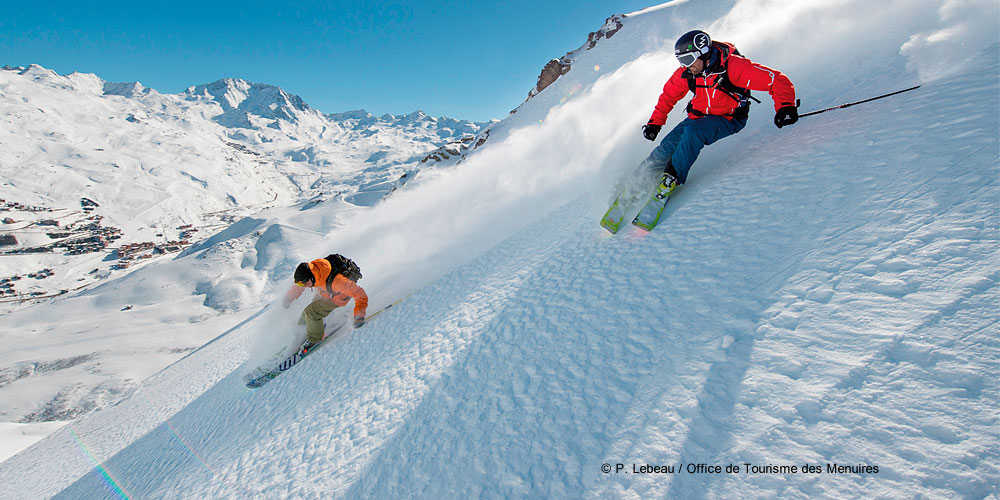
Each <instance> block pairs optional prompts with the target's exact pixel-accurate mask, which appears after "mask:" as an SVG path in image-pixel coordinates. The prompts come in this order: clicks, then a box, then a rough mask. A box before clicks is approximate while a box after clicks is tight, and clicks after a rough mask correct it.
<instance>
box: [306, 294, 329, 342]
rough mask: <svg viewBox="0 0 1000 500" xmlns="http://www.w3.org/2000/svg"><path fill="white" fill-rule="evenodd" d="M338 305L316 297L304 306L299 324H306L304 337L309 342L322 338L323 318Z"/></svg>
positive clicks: (324, 326)
mask: <svg viewBox="0 0 1000 500" xmlns="http://www.w3.org/2000/svg"><path fill="white" fill-rule="evenodd" d="M337 307H338V306H337V304H334V303H333V301H331V300H329V299H326V298H323V297H316V298H315V299H314V300H313V301H312V303H311V304H309V305H308V306H306V308H305V310H303V311H302V316H301V317H300V318H299V324H300V325H306V339H307V340H308V341H309V342H319V341H320V340H323V330H324V328H326V325H324V324H323V319H324V318H326V317H327V316H329V315H330V313H332V312H333V310H334V309H336V308H337Z"/></svg>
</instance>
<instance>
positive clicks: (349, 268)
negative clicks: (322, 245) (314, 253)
mask: <svg viewBox="0 0 1000 500" xmlns="http://www.w3.org/2000/svg"><path fill="white" fill-rule="evenodd" d="M326 260H327V261H328V262H329V263H330V268H331V271H330V278H329V281H330V282H333V279H334V278H336V277H337V275H338V274H343V275H344V277H345V278H347V279H349V280H351V281H353V282H355V283H357V282H358V280H360V279H361V268H360V267H358V265H357V264H355V263H354V261H353V260H351V259H348V258H347V257H344V256H343V255H340V254H339V253H334V254H330V255H327V256H326Z"/></svg>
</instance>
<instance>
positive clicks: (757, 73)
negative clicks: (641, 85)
mask: <svg viewBox="0 0 1000 500" xmlns="http://www.w3.org/2000/svg"><path fill="white" fill-rule="evenodd" d="M712 45H713V47H712V50H715V51H718V54H719V58H720V60H719V61H718V62H717V63H715V64H711V66H710V67H708V68H706V69H705V71H704V72H702V74H700V75H697V76H692V75H691V72H690V71H688V69H687V68H685V67H680V68H677V71H674V73H673V74H672V75H670V78H669V79H668V80H667V83H665V84H664V85H663V92H662V93H661V94H660V99H659V101H658V102H657V103H656V107H655V108H654V109H653V115H652V116H650V117H649V123H651V124H653V125H663V124H664V123H666V121H667V115H668V114H669V113H670V111H671V110H672V109H674V105H676V104H677V102H678V101H680V100H681V99H683V98H684V96H685V95H687V93H688V91H689V90H691V89H690V86H689V84H688V80H689V79H692V78H693V79H694V83H695V93H694V99H692V100H691V104H690V107H689V108H688V116H689V117H691V118H692V119H696V118H700V117H701V116H704V115H719V116H725V117H727V118H729V119H732V118H733V116H732V115H733V112H734V111H735V110H736V108H738V107H739V106H740V104H741V103H740V101H739V100H738V99H734V95H730V94H732V93H731V92H730V93H727V92H725V91H723V90H722V89H720V88H719V84H720V83H721V81H722V80H723V79H724V78H728V80H729V82H730V83H731V84H732V85H734V86H736V87H739V88H744V89H748V90H759V91H767V92H768V93H769V94H771V99H772V100H773V101H774V110H775V111H777V110H778V109H780V108H782V107H784V106H794V105H795V87H794V86H793V85H792V81H791V80H789V79H788V77H787V76H785V75H783V74H782V73H781V72H779V71H776V70H773V69H771V68H768V67H767V66H764V65H762V64H757V63H755V62H753V61H751V60H749V59H747V58H745V57H741V56H738V55H736V54H734V53H733V52H735V48H734V47H733V46H732V44H728V43H726V42H714V43H713V44H712ZM735 97H739V96H738V95H737V96H735Z"/></svg>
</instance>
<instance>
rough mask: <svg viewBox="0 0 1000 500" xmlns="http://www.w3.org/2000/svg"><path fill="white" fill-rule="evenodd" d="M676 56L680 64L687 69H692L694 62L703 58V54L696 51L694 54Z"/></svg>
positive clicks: (684, 53)
mask: <svg viewBox="0 0 1000 500" xmlns="http://www.w3.org/2000/svg"><path fill="white" fill-rule="evenodd" d="M674 55H675V56H677V61H678V62H680V63H681V64H683V65H684V67H685V68H688V67H691V65H692V64H694V62H695V61H697V60H698V58H699V57H701V52H699V51H697V50H696V51H693V52H683V53H681V54H674Z"/></svg>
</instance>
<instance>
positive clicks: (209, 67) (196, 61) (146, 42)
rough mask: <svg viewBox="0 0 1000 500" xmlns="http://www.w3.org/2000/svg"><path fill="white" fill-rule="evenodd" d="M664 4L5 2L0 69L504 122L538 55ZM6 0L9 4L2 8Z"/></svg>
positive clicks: (567, 0) (529, 83)
mask: <svg viewBox="0 0 1000 500" xmlns="http://www.w3.org/2000/svg"><path fill="white" fill-rule="evenodd" d="M662 1H665V0H587V1H580V0H546V1H538V0H532V1H524V0H513V1H506V2H503V1H501V2H496V1H485V0H435V1H406V0H387V1H381V2H379V1H351V2H342V1H334V2H289V3H286V2H260V1H246V2H207V3H201V2H183V1H179V2H169V3H159V2H142V1H140V2H129V3H120V2H86V1H77V2H59V1H54V2H16V3H15V2H11V1H7V2H3V6H0V66H2V65H12V66H26V65H28V64H32V63H35V64H40V65H42V66H44V67H47V68H50V69H53V70H55V71H56V72H58V73H60V74H66V73H70V72H73V71H80V72H84V73H95V74H97V75H98V76H100V77H101V78H103V79H105V80H108V81H113V82H121V81H139V82H141V83H142V84H143V85H145V86H147V87H152V88H155V89H156V90H158V91H160V92H163V93H177V92H181V91H183V90H184V89H185V88H187V87H189V86H192V85H198V84H202V83H208V82H211V81H215V80H218V79H220V78H244V79H247V80H250V81H254V82H258V83H268V84H272V85H277V86H280V87H282V88H284V89H285V90H286V91H288V92H291V93H293V94H298V95H299V96H301V97H302V98H303V99H305V101H306V102H307V103H308V104H309V105H310V106H312V107H313V108H316V109H318V110H320V111H324V112H328V113H333V112H341V111H348V110H354V109H362V108H363V109H367V110H368V111H370V112H372V113H374V114H377V115H381V114H383V113H393V114H405V113H409V112H411V111H414V110H417V109H422V110H423V111H425V112H426V113H428V114H430V115H434V116H441V115H445V116H450V117H453V118H464V119H471V120H487V119H490V118H503V117H504V116H506V115H507V112H509V111H510V110H511V109H513V108H515V107H517V105H519V104H520V103H521V102H522V101H523V100H524V99H525V97H527V93H528V91H529V90H530V89H531V88H532V87H533V86H534V84H535V80H536V78H537V77H538V73H539V71H541V69H542V66H544V65H545V63H546V62H548V61H549V60H550V59H553V58H556V57H560V56H562V55H563V54H565V53H566V52H568V51H570V50H574V49H576V48H578V47H579V46H581V45H583V43H584V42H585V41H586V36H587V33H589V32H591V31H595V30H597V29H599V28H600V27H601V26H602V25H603V24H604V20H605V19H606V18H607V17H609V16H611V15H612V14H619V13H627V12H633V11H636V10H640V9H642V8H644V7H648V6H650V5H656V4H658V3H662ZM12 4H14V5H12Z"/></svg>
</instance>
